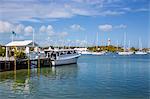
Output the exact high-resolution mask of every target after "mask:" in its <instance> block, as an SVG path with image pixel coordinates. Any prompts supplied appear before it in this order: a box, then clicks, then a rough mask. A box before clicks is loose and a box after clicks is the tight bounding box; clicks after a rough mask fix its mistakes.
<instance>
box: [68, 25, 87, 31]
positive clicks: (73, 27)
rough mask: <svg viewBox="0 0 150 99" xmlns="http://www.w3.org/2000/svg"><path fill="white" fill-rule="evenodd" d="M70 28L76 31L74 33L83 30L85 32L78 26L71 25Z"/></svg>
mask: <svg viewBox="0 0 150 99" xmlns="http://www.w3.org/2000/svg"><path fill="white" fill-rule="evenodd" d="M70 28H71V29H72V30H76V31H80V30H81V31H83V30H85V29H84V28H83V27H81V26H80V25H79V24H73V25H71V26H70Z"/></svg>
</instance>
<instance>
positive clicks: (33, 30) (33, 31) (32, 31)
mask: <svg viewBox="0 0 150 99" xmlns="http://www.w3.org/2000/svg"><path fill="white" fill-rule="evenodd" d="M32 32H33V35H32V41H33V45H32V46H33V47H34V32H35V31H34V29H33V31H32Z"/></svg>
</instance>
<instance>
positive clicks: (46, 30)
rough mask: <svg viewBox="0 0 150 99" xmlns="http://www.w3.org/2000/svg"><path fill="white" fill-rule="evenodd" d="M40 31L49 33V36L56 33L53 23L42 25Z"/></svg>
mask: <svg viewBox="0 0 150 99" xmlns="http://www.w3.org/2000/svg"><path fill="white" fill-rule="evenodd" d="M39 33H47V34H48V35H49V36H52V35H54V34H55V33H54V29H53V26H52V25H48V26H47V27H46V26H44V25H42V26H41V27H40V29H39Z"/></svg>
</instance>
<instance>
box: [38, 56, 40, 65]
mask: <svg viewBox="0 0 150 99" xmlns="http://www.w3.org/2000/svg"><path fill="white" fill-rule="evenodd" d="M38 68H40V58H39V57H38Z"/></svg>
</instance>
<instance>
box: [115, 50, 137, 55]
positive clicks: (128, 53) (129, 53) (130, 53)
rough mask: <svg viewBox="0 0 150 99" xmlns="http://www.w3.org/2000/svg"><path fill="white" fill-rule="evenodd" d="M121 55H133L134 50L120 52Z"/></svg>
mask: <svg viewBox="0 0 150 99" xmlns="http://www.w3.org/2000/svg"><path fill="white" fill-rule="evenodd" d="M118 54H119V55H132V54H134V52H125V51H124V52H118Z"/></svg>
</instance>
